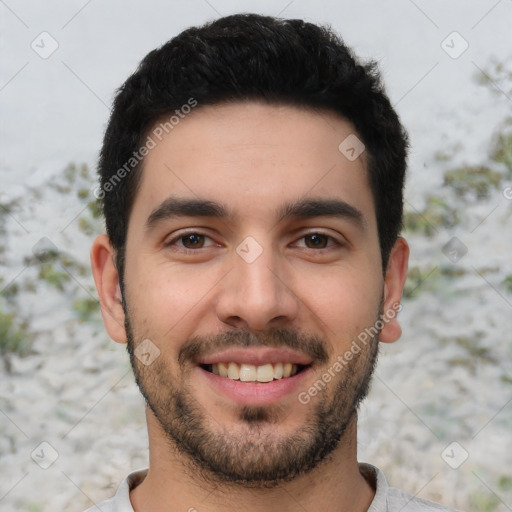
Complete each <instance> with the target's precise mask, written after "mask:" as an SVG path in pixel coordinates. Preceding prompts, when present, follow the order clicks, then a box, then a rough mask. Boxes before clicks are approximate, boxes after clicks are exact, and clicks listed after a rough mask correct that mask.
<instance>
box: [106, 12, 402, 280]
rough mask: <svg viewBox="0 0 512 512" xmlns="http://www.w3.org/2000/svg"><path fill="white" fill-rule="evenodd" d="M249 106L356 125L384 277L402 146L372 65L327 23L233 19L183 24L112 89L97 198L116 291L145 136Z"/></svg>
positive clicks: (398, 205)
mask: <svg viewBox="0 0 512 512" xmlns="http://www.w3.org/2000/svg"><path fill="white" fill-rule="evenodd" d="M250 100H256V101H263V102H267V103H270V104H278V105H280V104H282V105H291V106H297V107H300V108H304V107H305V108H312V109H323V110H328V111H331V112H334V113H337V114H338V115H340V116H342V117H343V118H345V119H347V120H349V121H350V122H352V124H353V125H354V126H355V128H356V131H357V136H358V137H359V138H360V139H361V140H362V142H363V143H364V145H365V148H366V153H365V156H366V161H367V167H368V176H369V184H370V187H371V191H372V196H373V199H374V203H375V212H376V218H377V227H378V235H379V244H380V249H381V257H382V268H383V271H384V272H385V270H386V267H387V262H388V258H389V254H390V251H391V249H392V247H393V245H394V243H395V242H396V239H397V237H398V234H399V233H400V230H401V228H402V222H403V188H404V179H405V170H406V159H407V149H408V141H407V134H406V132H405V130H404V128H403V127H402V125H401V124H400V121H399V118H398V115H397V113H396V112H395V110H394V109H393V107H392V105H391V103H390V101H389V99H388V97H387V95H386V93H385V91H384V87H383V85H382V82H381V79H380V74H379V71H378V69H377V64H376V63H375V62H367V63H362V62H360V61H359V60H358V59H357V58H356V57H355V56H354V55H353V53H352V51H351V50H350V49H349V48H348V47H347V46H346V45H345V44H344V43H343V41H342V40H341V38H340V37H339V36H337V35H336V34H335V33H334V32H333V31H332V30H331V29H330V28H329V27H323V26H318V25H315V24H312V23H308V22H305V21H303V20H297V19H295V20H292V19H290V20H289V19H279V18H274V17H269V16H261V15H257V14H236V15H232V16H226V17H223V18H219V19H217V20H215V21H213V22H209V23H207V24H205V25H203V26H200V27H192V28H188V29H187V30H184V31H183V32H181V33H180V34H179V35H177V36H176V37H174V38H173V39H171V40H170V41H168V42H167V43H166V44H164V45H163V46H161V47H160V48H158V49H155V50H153V51H151V52H150V53H149V54H148V55H147V56H146V57H145V58H144V59H143V60H142V62H141V63H140V65H139V67H138V68H137V70H136V71H135V73H133V74H132V75H131V76H130V77H129V78H128V79H127V80H126V82H125V83H124V84H123V85H122V86H121V87H120V88H119V90H118V91H117V95H116V97H115V100H114V105H113V109H112V112H111V115H110V120H109V123H108V126H107V129H106V132H105V136H104V140H103V147H102V149H101V153H100V159H99V170H98V172H99V175H100V189H98V191H99V194H98V195H97V197H99V198H100V199H102V206H103V212H104V215H105V222H106V229H107V234H108V236H109V238H110V241H111V243H112V245H113V247H114V250H115V251H116V265H117V269H118V272H119V275H120V281H121V287H122V283H123V272H124V257H125V244H126V236H127V230H128V221H129V217H130V212H131V209H132V206H133V202H134V198H135V195H136V192H137V188H138V184H139V182H140V176H141V170H142V167H143V166H142V164H143V156H144V154H145V152H144V151H143V149H144V146H145V145H146V144H147V143H148V141H149V138H148V133H149V131H150V130H151V129H152V128H153V127H154V126H155V123H157V122H158V121H161V120H162V119H165V118H167V119H168V120H167V122H166V124H165V125H164V126H165V127H167V128H166V131H167V130H169V129H171V128H172V125H173V123H174V122H175V121H173V118H175V119H178V116H177V115H174V114H179V116H180V117H183V112H185V113H186V112H187V110H186V109H185V106H186V107H187V109H188V110H190V109H191V108H192V107H195V106H197V108H201V106H203V105H215V104H220V103H223V102H232V101H235V102H237V101H250ZM340 142H341V141H340ZM146 153H147V151H146Z"/></svg>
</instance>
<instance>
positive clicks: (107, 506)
mask: <svg viewBox="0 0 512 512" xmlns="http://www.w3.org/2000/svg"><path fill="white" fill-rule="evenodd" d="M359 471H360V472H361V474H362V475H363V476H364V477H365V478H366V480H367V481H368V482H369V483H370V485H371V486H372V487H373V488H374V489H375V497H374V498H373V501H372V504H371V505H370V508H369V509H368V511H367V512H434V511H437V512H440V511H442V512H457V511H456V510H455V509H453V508H449V507H445V506H443V505H440V504H438V503H434V502H432V501H428V500H424V499H422V498H417V497H415V496H413V495H412V494H409V493H407V492H404V491H401V490H400V489H395V488H394V487H390V486H389V485H388V482H387V480H386V477H385V476H384V473H383V472H382V471H381V470H380V469H378V468H376V467H375V466H372V465H371V464H364V463H360V464H359ZM146 474H147V469H141V470H139V471H134V472H133V473H130V474H129V475H128V476H127V477H126V478H125V479H124V480H123V482H122V483H121V485H120V486H119V488H118V489H117V492H116V494H115V496H114V497H112V498H110V499H109V500H106V501H102V502H101V503H98V504H96V505H93V506H92V507H91V508H88V509H87V510H86V511H85V512H134V510H133V507H132V504H131V502H130V490H132V489H134V488H135V487H137V485H139V484H140V483H141V482H142V481H143V480H144V478H145V477H146Z"/></svg>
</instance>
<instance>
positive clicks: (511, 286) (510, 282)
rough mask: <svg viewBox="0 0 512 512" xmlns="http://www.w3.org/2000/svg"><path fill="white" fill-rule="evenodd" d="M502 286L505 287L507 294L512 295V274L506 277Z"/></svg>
mask: <svg viewBox="0 0 512 512" xmlns="http://www.w3.org/2000/svg"><path fill="white" fill-rule="evenodd" d="M501 284H502V285H503V286H504V287H505V290H507V292H509V293H512V274H510V275H508V276H507V277H505V279H503V281H502V283H501Z"/></svg>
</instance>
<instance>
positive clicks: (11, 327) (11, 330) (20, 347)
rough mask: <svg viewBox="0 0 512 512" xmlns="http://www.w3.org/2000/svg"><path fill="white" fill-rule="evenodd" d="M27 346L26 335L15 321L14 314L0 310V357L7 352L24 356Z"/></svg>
mask: <svg viewBox="0 0 512 512" xmlns="http://www.w3.org/2000/svg"><path fill="white" fill-rule="evenodd" d="M28 346H29V338H28V335H27V333H26V332H25V330H24V328H23V326H21V325H19V324H18V323H17V322H16V321H15V317H14V314H13V313H4V312H3V311H2V310H0V355H4V354H6V353H8V352H15V353H18V354H24V353H25V352H26V350H27V348H28Z"/></svg>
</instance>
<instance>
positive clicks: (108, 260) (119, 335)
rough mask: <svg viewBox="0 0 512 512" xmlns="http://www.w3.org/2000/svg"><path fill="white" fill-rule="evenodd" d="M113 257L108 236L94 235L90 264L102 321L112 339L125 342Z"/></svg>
mask: <svg viewBox="0 0 512 512" xmlns="http://www.w3.org/2000/svg"><path fill="white" fill-rule="evenodd" d="M114 257H115V251H114V249H113V247H112V244H111V243H110V240H109V238H108V236H107V235H99V236H98V237H96V239H95V240H94V242H93V245H92V248H91V266H92V272H93V276H94V282H95V284H96V290H97V291H98V296H99V299H100V304H101V314H102V316H103V323H104V324H105V328H106V330H107V332H108V334H109V336H110V337H111V338H112V339H113V340H114V341H117V342H118V343H126V339H127V338H126V331H125V328H124V320H125V317H124V310H123V306H122V296H121V289H120V286H119V274H118V272H117V268H116V266H115V258H114Z"/></svg>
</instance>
